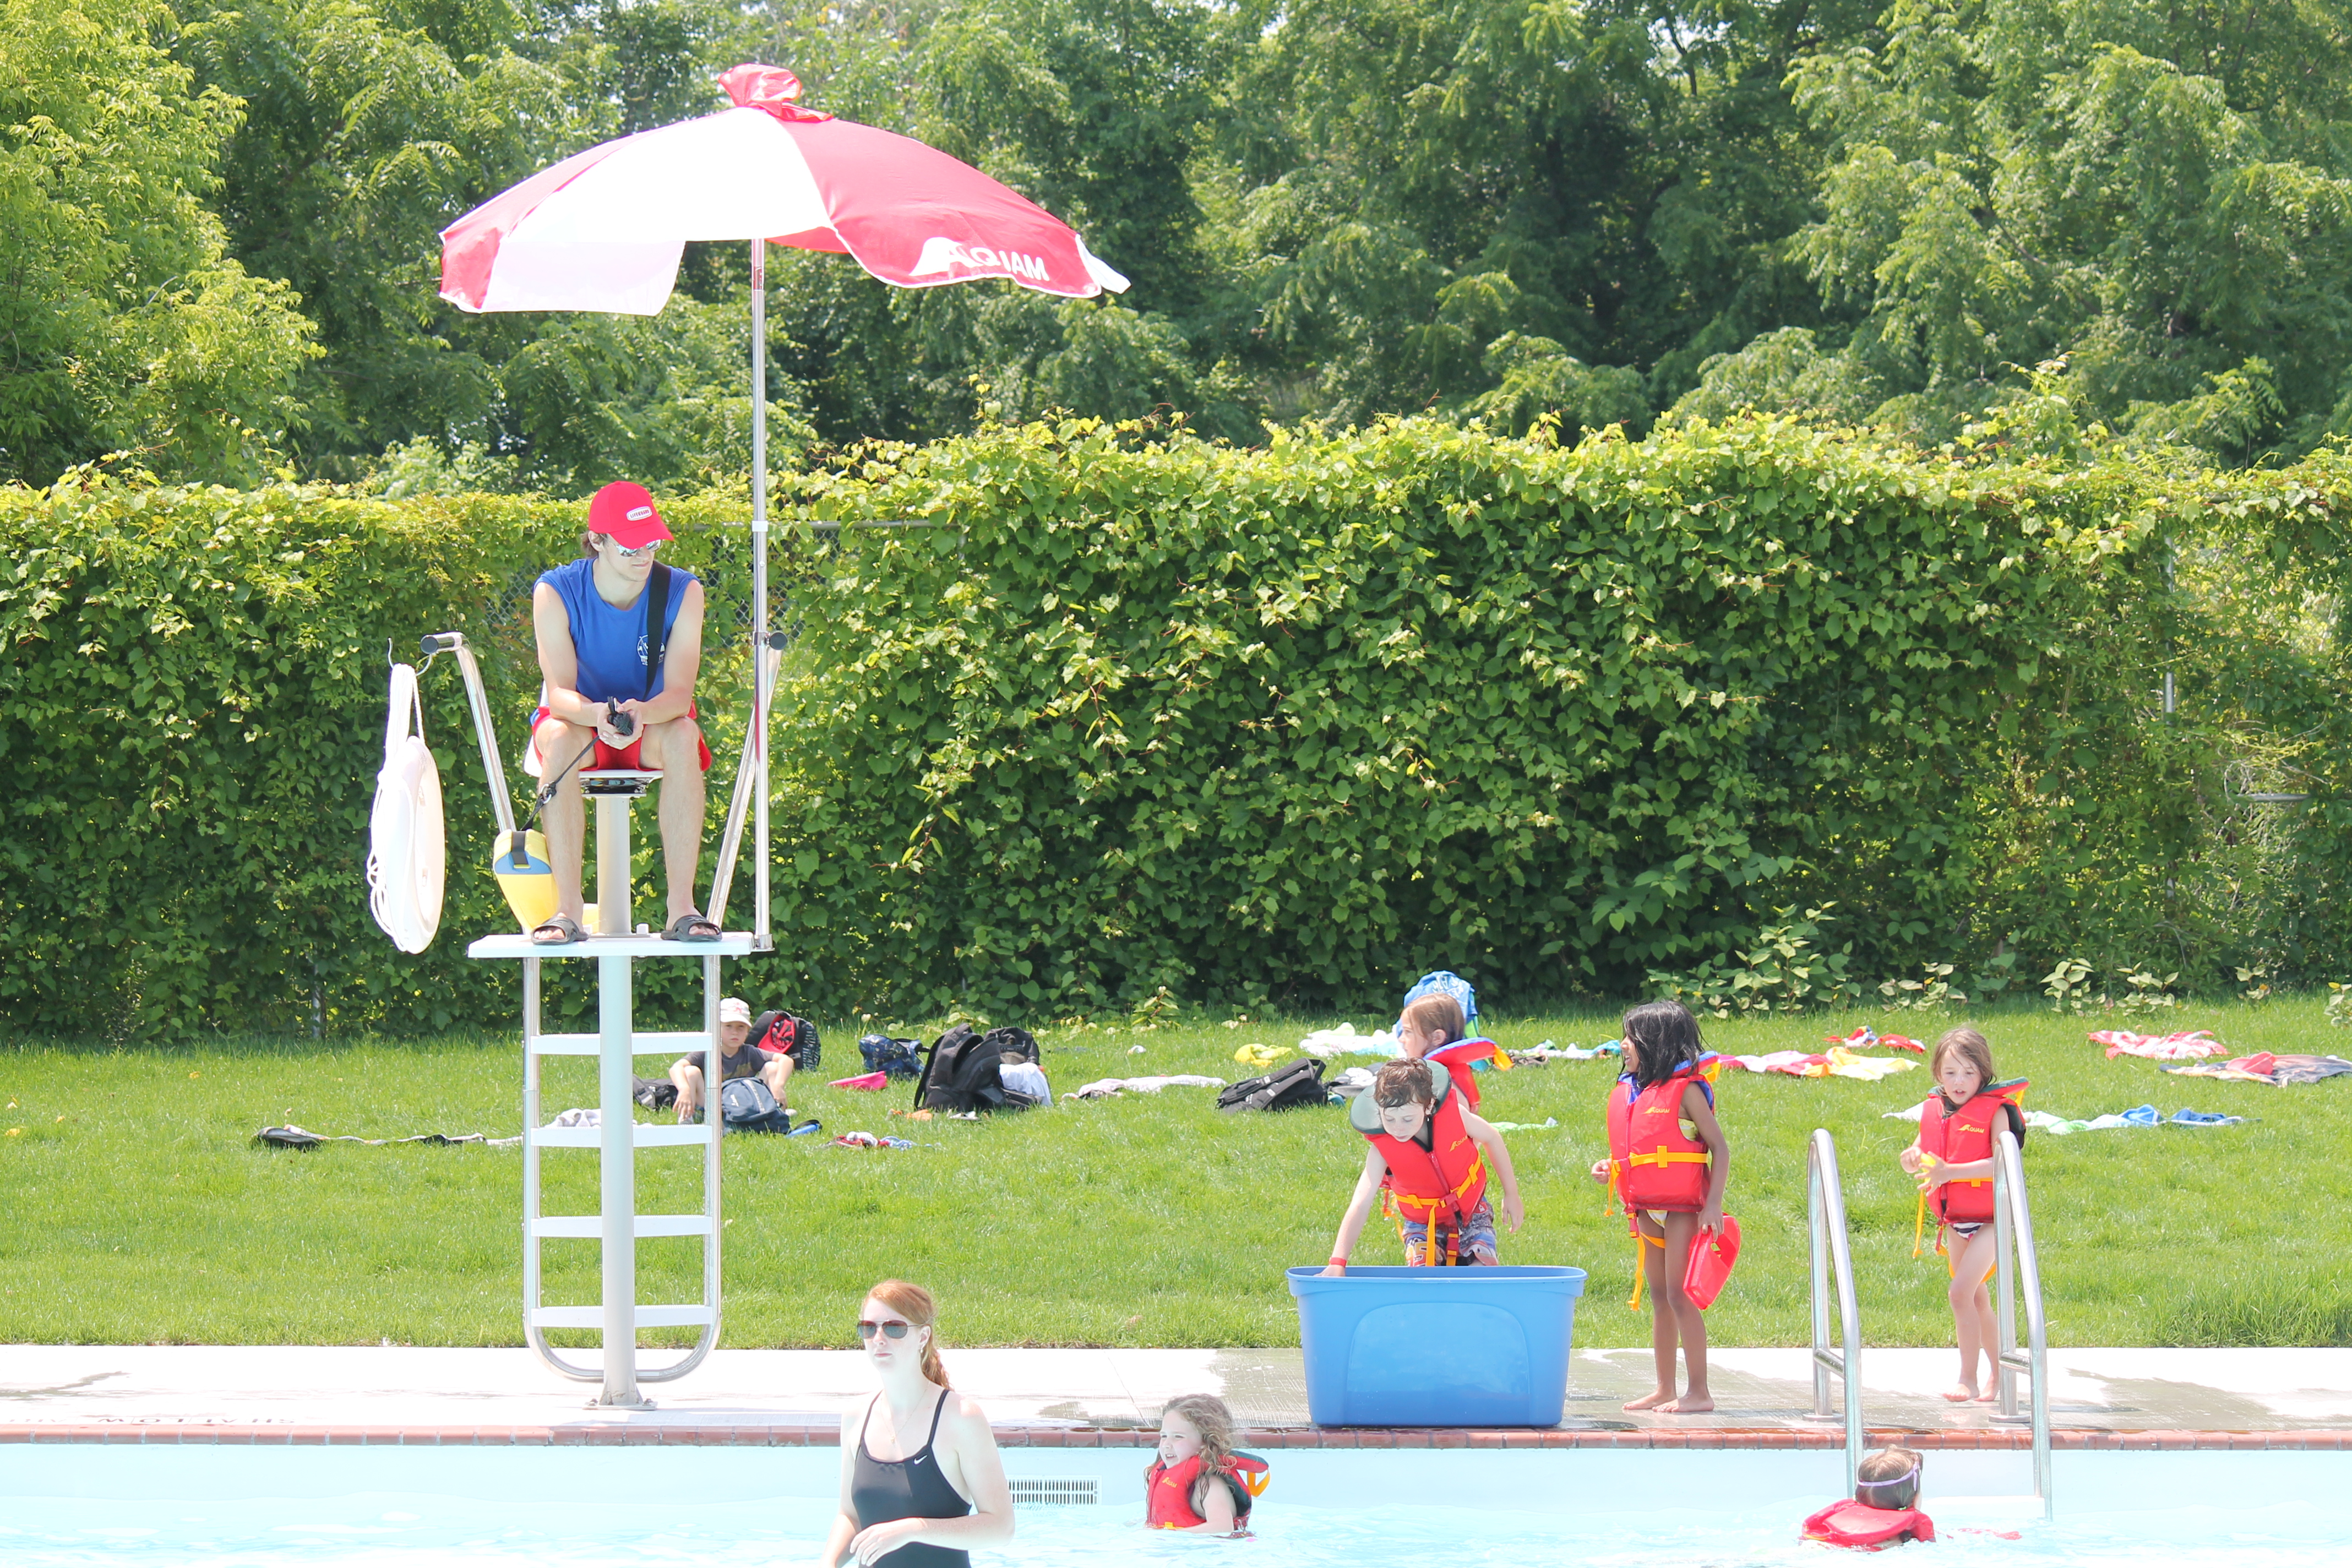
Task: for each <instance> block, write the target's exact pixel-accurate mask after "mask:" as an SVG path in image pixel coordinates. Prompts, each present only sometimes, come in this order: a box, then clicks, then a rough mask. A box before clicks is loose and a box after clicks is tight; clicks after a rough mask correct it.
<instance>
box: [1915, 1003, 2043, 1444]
mask: <svg viewBox="0 0 2352 1568" xmlns="http://www.w3.org/2000/svg"><path fill="white" fill-rule="evenodd" d="M1927 1066H1928V1068H1929V1070H1930V1071H1932V1072H1933V1073H1934V1074H1935V1075H1936V1082H1937V1086H1938V1087H1937V1091H1936V1092H1935V1093H1934V1094H1931V1095H1929V1096H1928V1097H1927V1101H1926V1102H1925V1103H1924V1104H1922V1105H1921V1106H1920V1107H1919V1136H1918V1137H1917V1139H1916V1140H1915V1141H1914V1142H1912V1144H1911V1147H1909V1148H1908V1149H1906V1150H1904V1151H1903V1153H1902V1155H1901V1160H1902V1163H1903V1169H1904V1170H1905V1171H1906V1172H1908V1173H1910V1174H1911V1175H1912V1176H1913V1177H1914V1178H1915V1179H1916V1181H1917V1182H1918V1184H1919V1190H1920V1192H1921V1193H1922V1194H1925V1196H1926V1200H1927V1207H1928V1208H1930V1209H1932V1210H1934V1211H1935V1215H1936V1219H1937V1223H1938V1225H1939V1226H1941V1230H1940V1232H1939V1234H1938V1236H1937V1242H1936V1248H1937V1251H1939V1252H1941V1253H1943V1254H1944V1255H1945V1257H1946V1258H1948V1259H1949V1261H1950V1267H1951V1271H1952V1279H1951V1288H1950V1290H1949V1292H1948V1294H1949V1297H1950V1300H1951V1303H1952V1322H1953V1326H1954V1328H1955V1330H1956V1331H1957V1334H1958V1340H1959V1346H1960V1380H1959V1382H1958V1383H1957V1384H1953V1385H1952V1386H1951V1387H1950V1388H1949V1389H1948V1390H1946V1391H1945V1394H1944V1397H1945V1398H1947V1399H1948V1400H1951V1401H1952V1402H1953V1403H1954V1404H1956V1405H1957V1404H1960V1403H1963V1402H1966V1401H1969V1400H1989V1399H1991V1398H1993V1397H1994V1394H1995V1389H1996V1387H1997V1384H1998V1374H1999V1373H2000V1367H1999V1366H1998V1364H1997V1363H1996V1361H1995V1358H1996V1357H1998V1356H1999V1355H2000V1339H1999V1338H1998V1337H1997V1328H1996V1324H1995V1323H1994V1321H1993V1315H1992V1297H1991V1295H1990V1292H1988V1291H1987V1290H1986V1289H1985V1281H1986V1280H1988V1279H1991V1278H1992V1272H1993V1268H1994V1267H1995V1263H1996V1257H1995V1248H1994V1246H1993V1230H1992V1136H1993V1133H1994V1131H1996V1130H1997V1129H1999V1128H2002V1127H2006V1128H2007V1129H2008V1130H2009V1132H2010V1135H2011V1137H2013V1138H2015V1139H2016V1140H2017V1142H2018V1147H2019V1149H2020V1151H2021V1152H2022V1150H2023V1149H2024V1146H2025V1113H2024V1112H2023V1111H2022V1110H2019V1109H2018V1105H2017V1096H2018V1095H2019V1094H2020V1093H2021V1092H2022V1091H2023V1090H2024V1089H2025V1088H2026V1082H2025V1080H2024V1079H2011V1080H2009V1081H2008V1082H2005V1083H2001V1082H1996V1081H1994V1076H1993V1068H1992V1047H1990V1046H1989V1045H1987V1044H1986V1043H1985V1037H1983V1036H1982V1035H1979V1034H1978V1033H1977V1032H1976V1031H1975V1030H1974V1029H1971V1028H1969V1027H1968V1026H1966V1025H1962V1026H1960V1027H1958V1028H1957V1029H1947V1030H1946V1031H1945V1032H1944V1035H1943V1037H1942V1038H1941V1039H1938V1040H1937V1042H1936V1049H1935V1054H1934V1055H1932V1056H1931V1057H1929V1058H1928V1059H1927ZM1979 1353H1981V1354H1982V1356H1983V1358H1984V1381H1983V1382H1982V1383H1981V1384H1979V1382H1978V1381H1977V1359H1978V1356H1979Z"/></svg>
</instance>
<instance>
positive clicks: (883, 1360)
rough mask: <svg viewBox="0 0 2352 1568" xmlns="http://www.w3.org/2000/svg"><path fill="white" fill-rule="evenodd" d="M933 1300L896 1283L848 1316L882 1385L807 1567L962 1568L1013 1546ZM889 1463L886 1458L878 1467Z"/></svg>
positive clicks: (978, 1421) (991, 1456)
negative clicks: (954, 1378)
mask: <svg viewBox="0 0 2352 1568" xmlns="http://www.w3.org/2000/svg"><path fill="white" fill-rule="evenodd" d="M938 1315H939V1309H938V1305H937V1303H935V1302H934V1301H933V1300H931V1293H930V1292H929V1290H926V1289H923V1288H922V1287H921V1286H919V1285H909V1284H908V1283H907V1282H906V1281H905V1280H903V1279H885V1280H883V1281H882V1283H880V1284H879V1285H877V1286H875V1287H874V1289H871V1290H869V1291H867V1292H866V1304H865V1306H864V1307H863V1308H862V1309H861V1310H859V1312H858V1316H857V1334H858V1338H859V1339H860V1340H862V1341H863V1342H865V1345H866V1361H867V1362H868V1363H870V1364H871V1365H872V1366H873V1368H874V1370H875V1373H876V1374H877V1376H878V1377H879V1378H880V1379H881V1383H882V1392H881V1393H880V1394H877V1395H875V1397H874V1400H873V1403H871V1404H869V1405H866V1414H865V1415H863V1416H862V1417H860V1418H859V1420H858V1424H857V1439H856V1442H855V1443H852V1442H850V1441H849V1440H848V1438H849V1429H848V1426H847V1424H846V1423H845V1424H844V1425H843V1428H842V1434H841V1435H842V1438H843V1442H842V1445H841V1510H840V1512H839V1513H838V1514H836V1515H835V1519H834V1521H833V1530H832V1532H831V1533H830V1534H828V1535H827V1536H826V1537H825V1539H824V1552H822V1553H821V1554H820V1555H819V1556H818V1558H817V1561H818V1562H819V1563H823V1564H824V1568H841V1564H842V1563H844V1562H845V1561H855V1562H856V1563H858V1564H859V1568H970V1564H971V1548H972V1547H975V1546H999V1545H1002V1544H1003V1543H1004V1542H1008V1541H1011V1540H1012V1539H1013V1493H1012V1490H1011V1489H1010V1488H1008V1487H1007V1486H1006V1485H1005V1484H1004V1462H1003V1458H1001V1457H999V1455H998V1454H997V1451H996V1434H995V1432H994V1431H993V1430H992V1429H991V1428H990V1426H989V1424H988V1415H987V1413H986V1412H984V1411H983V1410H982V1409H981V1407H980V1405H979V1404H978V1402H977V1401H974V1400H971V1399H967V1398H965V1397H963V1396H962V1395H961V1394H957V1393H955V1392H954V1391H953V1390H951V1389H950V1388H949V1386H948V1374H947V1368H946V1367H945V1366H943V1365H941V1364H940V1347H939V1336H938V1332H937V1331H936V1329H935V1328H934V1326H933V1325H934V1322H935V1321H936V1320H937V1318H938ZM884 1454H893V1455H897V1456H898V1457H897V1458H883V1457H882V1456H883V1455H884Z"/></svg>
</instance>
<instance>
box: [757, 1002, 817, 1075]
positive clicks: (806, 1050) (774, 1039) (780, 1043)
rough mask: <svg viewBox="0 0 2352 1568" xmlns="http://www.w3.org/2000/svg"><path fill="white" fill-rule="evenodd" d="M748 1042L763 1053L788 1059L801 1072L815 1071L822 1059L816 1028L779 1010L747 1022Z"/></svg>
mask: <svg viewBox="0 0 2352 1568" xmlns="http://www.w3.org/2000/svg"><path fill="white" fill-rule="evenodd" d="M751 1043H752V1044H753V1045H755V1046H757V1047H760V1048H761V1050H763V1051H777V1052H781V1053H782V1055H784V1056H788V1057H790V1058H793V1067H794V1068H797V1069H798V1070H800V1071H802V1072H814V1071H816V1069H817V1068H818V1066H819V1065H820V1064H821V1063H822V1062H823V1060H824V1046H823V1044H822V1043H821V1042H820V1041H819V1040H818V1039H817V1034H816V1026H815V1025H814V1024H812V1023H810V1022H809V1021H808V1020H807V1019H806V1018H795V1017H793V1016H792V1015H791V1014H790V1013H786V1012H783V1011H781V1010H771V1011H769V1012H765V1013H762V1014H761V1015H760V1016H758V1017H756V1018H754V1019H752V1020H751Z"/></svg>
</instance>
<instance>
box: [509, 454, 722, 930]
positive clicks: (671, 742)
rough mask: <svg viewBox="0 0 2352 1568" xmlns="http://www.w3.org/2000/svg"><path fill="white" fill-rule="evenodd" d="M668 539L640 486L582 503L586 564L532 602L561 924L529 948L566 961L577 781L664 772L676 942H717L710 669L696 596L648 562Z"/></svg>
mask: <svg viewBox="0 0 2352 1568" xmlns="http://www.w3.org/2000/svg"><path fill="white" fill-rule="evenodd" d="M670 537H672V536H671V534H670V531H669V530H668V528H667V527H666V526H664V524H663V522H662V520H661V513H660V512H659V511H657V510H655V508H654V499H653V497H652V496H651V495H649V494H647V493H646V489H645V487H644V486H642V485H634V484H630V483H628V482H627V481H626V480H620V481H616V482H614V483H613V484H609V485H606V486H605V487H604V489H601V490H598V491H597V492H596V494H595V496H594V498H593V499H592V500H590V501H589V503H588V531H587V532H585V533H583V534H582V535H581V537H580V551H581V553H580V558H579V559H578V560H576V561H568V562H566V563H563V564H562V565H561V566H558V567H556V568H555V569H554V570H553V571H551V572H549V573H547V574H544V575H542V576H541V578H540V580H539V585H538V586H537V587H536V588H534V589H533V590H532V591H531V602H530V611H531V624H532V626H533V629H534V630H535V631H536V632H537V633H538V637H539V672H540V679H541V698H540V707H539V711H538V712H536V713H535V714H533V715H532V716H531V745H532V747H533V749H534V750H535V751H537V752H538V754H539V760H540V763H541V765H542V766H543V767H545V768H546V769H547V770H548V771H549V773H550V774H551V776H552V777H553V778H554V779H555V781H556V790H555V794H554V795H553V796H552V797H551V799H550V800H549V801H548V805H547V814H546V817H545V826H546V830H547V858H548V864H549V866H550V867H551V868H552V869H553V871H554V874H555V913H554V914H553V915H551V916H550V917H549V918H548V919H547V920H546V921H543V922H542V923H541V924H540V925H539V926H538V927H536V928H535V929H534V930H533V931H531V933H530V937H531V941H532V942H537V943H539V944H540V945H541V946H543V947H560V946H563V945H565V944H567V943H570V942H578V941H580V940H581V938H582V937H583V935H584V934H585V932H584V930H583V924H582V921H583V917H584V914H585V905H584V904H583V900H582V898H581V891H580V859H581V847H582V840H583V838H584V837H586V832H587V823H586V813H585V810H584V808H583V805H582V804H581V798H580V773H581V771H582V770H583V768H590V767H593V768H599V769H603V768H646V769H653V768H658V769H660V770H661V773H662V782H661V841H662V864H663V869H664V872H665V874H666V877H667V882H668V891H667V900H668V908H669V919H668V923H667V927H666V928H665V929H664V931H663V932H662V934H663V935H664V936H666V937H667V938H669V939H670V940H671V941H673V942H717V941H718V940H719V927H718V925H717V923H716V922H714V921H711V920H709V918H708V917H706V916H705V915H703V914H701V913H700V912H699V911H698V910H696V908H695V903H694V887H695V879H696V878H697V876H698V874H699V873H700V870H701V865H702V814H703V787H702V775H703V773H705V772H706V771H707V770H708V769H709V766H710V748H709V746H708V745H706V744H704V743H703V739H702V730H701V727H700V726H699V725H698V724H697V723H696V721H695V708H694V682H695V679H696V678H697V677H698V675H699V674H700V673H701V669H702V607H703V592H702V584H700V583H698V582H697V581H696V580H695V579H694V577H693V575H692V574H689V573H686V572H679V571H675V570H673V569H671V568H670V567H667V566H664V565H660V564H658V563H656V561H655V560H654V552H655V551H656V550H658V549H659V548H660V547H661V544H662V542H664V541H665V540H667V539H669V538H670Z"/></svg>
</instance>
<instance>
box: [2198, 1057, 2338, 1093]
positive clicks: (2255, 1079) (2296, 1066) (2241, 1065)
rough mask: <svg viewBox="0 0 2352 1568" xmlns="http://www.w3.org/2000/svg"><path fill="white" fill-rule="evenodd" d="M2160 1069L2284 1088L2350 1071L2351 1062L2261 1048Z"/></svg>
mask: <svg viewBox="0 0 2352 1568" xmlns="http://www.w3.org/2000/svg"><path fill="white" fill-rule="evenodd" d="M2164 1070H2165V1071H2167V1072H2169V1073H2179V1074H2180V1075H2182V1076H2183V1077H2186V1078H2221V1079H2235V1080H2237V1081H2239V1082H2241V1083H2266V1084H2269V1085H2270V1086H2271V1087H2272V1088H2273V1089H2284V1088H2285V1087H2286V1086H2288V1085H2289V1084H2301V1083H2320V1082H2323V1081H2325V1080H2326V1079H2331V1078H2340V1077H2342V1076H2343V1075H2344V1074H2346V1073H2352V1062H2347V1061H2346V1060H2345V1059H2344V1058H2342V1057H2314V1056H2284V1057H2282V1056H2275V1055H2273V1054H2272V1053H2271V1052H2269V1051H2263V1052H2260V1053H2258V1054H2257V1055H2254V1056H2251V1057H2232V1058H2230V1059H2229V1060H2228V1061H2226V1062H2197V1063H2193V1064H2191V1065H2190V1066H2188V1067H2178V1068H2165V1069H2164Z"/></svg>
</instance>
